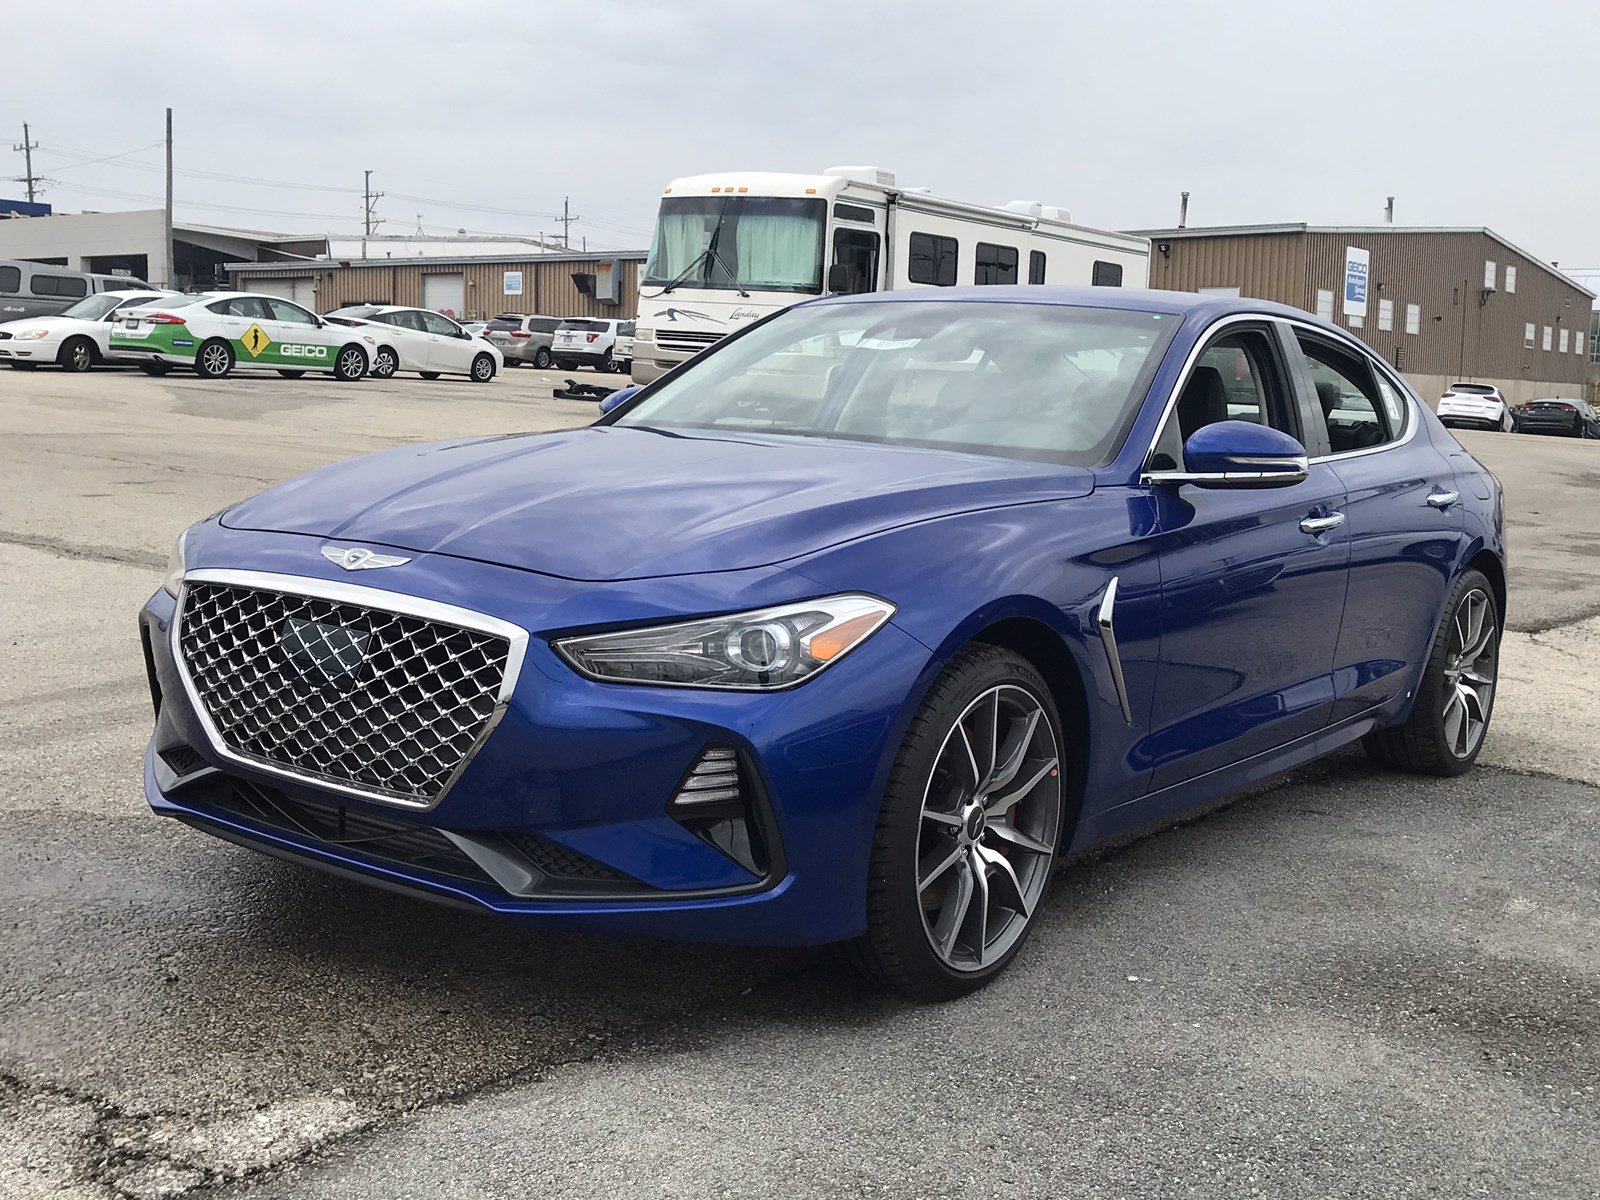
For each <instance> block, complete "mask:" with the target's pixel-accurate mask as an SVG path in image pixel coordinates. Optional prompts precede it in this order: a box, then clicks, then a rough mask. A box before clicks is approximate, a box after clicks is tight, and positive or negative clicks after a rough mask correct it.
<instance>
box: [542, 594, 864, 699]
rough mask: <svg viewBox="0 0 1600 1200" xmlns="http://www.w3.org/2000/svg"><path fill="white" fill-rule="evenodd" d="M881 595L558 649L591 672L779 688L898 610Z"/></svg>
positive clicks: (604, 636) (610, 636) (633, 679)
mask: <svg viewBox="0 0 1600 1200" xmlns="http://www.w3.org/2000/svg"><path fill="white" fill-rule="evenodd" d="M894 611H895V609H894V605H892V604H890V603H889V602H888V601H886V600H879V599H878V598H877V597H876V596H860V595H845V596H828V597H826V598H824V599H821V600H806V601H803V602H801V603H799V604H784V605H780V606H778V607H776V608H761V609H756V610H755V611H753V612H742V613H732V614H730V615H728V616H725V617H708V618H706V619H705V620H700V621H685V622H682V623H681V624H675V625H655V626H651V627H649V628H646V629H628V630H623V631H621V632H618V633H600V634H593V635H590V636H588V637H576V638H563V639H560V640H558V641H557V642H556V643H555V648H556V651H557V653H559V654H560V655H561V657H562V658H564V659H566V660H567V662H569V663H570V664H572V666H573V667H575V668H576V669H577V670H578V671H579V672H580V673H582V674H584V675H587V676H589V677H590V678H591V679H602V680H606V681H609V682H613V683H655V684H666V685H669V686H675V687H698V688H725V689H730V690H735V691H771V690H775V689H777V688H785V687H790V686H792V685H794V684H797V683H801V682H803V681H804V680H807V679H809V678H811V676H813V675H815V674H816V673H817V672H818V671H820V670H822V669H823V668H824V667H826V666H828V665H829V664H830V663H834V662H837V661H838V660H839V659H841V658H843V657H844V656H845V655H846V654H848V653H850V651H851V650H853V649H855V648H856V647H857V646H859V645H860V644H861V643H862V642H864V641H866V640H867V638H869V637H871V636H872V634H873V633H874V632H876V630H877V629H878V627H879V626H881V625H882V624H883V623H884V622H885V621H887V620H888V619H889V618H890V617H891V616H893V615H894Z"/></svg>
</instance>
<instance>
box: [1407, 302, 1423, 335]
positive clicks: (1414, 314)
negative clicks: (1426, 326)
mask: <svg viewBox="0 0 1600 1200" xmlns="http://www.w3.org/2000/svg"><path fill="white" fill-rule="evenodd" d="M1406 332H1407V333H1409V334H1419V333H1421V332H1422V305H1420V304H1408V305H1406Z"/></svg>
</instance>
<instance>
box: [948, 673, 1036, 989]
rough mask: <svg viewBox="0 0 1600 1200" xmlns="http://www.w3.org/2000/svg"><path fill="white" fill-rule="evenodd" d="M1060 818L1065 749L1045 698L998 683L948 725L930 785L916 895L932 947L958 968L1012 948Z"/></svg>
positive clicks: (1028, 916) (979, 965)
mask: <svg viewBox="0 0 1600 1200" xmlns="http://www.w3.org/2000/svg"><path fill="white" fill-rule="evenodd" d="M1060 826H1061V754H1060V750H1059V748H1058V746H1057V745H1056V735H1055V730H1054V728H1053V727H1052V725H1051V722H1050V719H1049V718H1048V717H1047V716H1046V715H1045V711H1044V708H1043V706H1042V705H1041V704H1040V703H1039V701H1038V700H1037V699H1036V698H1035V697H1034V696H1032V695H1031V694H1030V693H1029V692H1027V691H1026V690H1025V689H1023V688H1020V687H1017V686H1015V685H1013V684H1004V685H1001V686H999V687H994V688H990V689H989V690H988V691H986V692H984V693H983V694H982V695H981V696H979V697H978V698H977V699H976V700H974V701H973V702H972V703H971V704H969V705H968V706H967V708H966V709H965V711H963V712H962V714H961V716H960V717H959V718H958V719H957V720H956V722H955V724H954V725H953V726H952V727H951V729H950V730H949V732H948V733H946V735H945V738H944V742H943V744H942V745H941V746H940V748H939V753H938V756H937V757H936V758H935V759H934V765H933V771H932V773H931V774H930V776H929V779H928V784H927V787H926V789H925V791H924V793H923V800H922V817H921V822H920V826H919V829H918V847H917V860H918V864H917V894H918V899H919V902H920V908H921V911H922V924H923V929H924V931H925V932H926V933H927V936H928V941H929V943H930V944H931V945H932V947H933V950H934V953H935V954H937V955H938V956H939V958H940V959H941V960H942V961H943V962H944V963H945V965H946V966H948V967H950V968H951V969H953V970H956V971H979V970H982V969H983V968H984V967H986V966H988V965H990V964H991V963H993V962H995V960H997V959H998V958H1000V957H1001V956H1002V955H1004V954H1005V953H1006V952H1007V951H1008V950H1009V949H1010V948H1011V947H1012V946H1013V945H1015V943H1016V942H1017V940H1018V939H1019V938H1020V937H1021V936H1022V934H1023V932H1024V931H1025V930H1026V929H1027V926H1028V922H1029V921H1030V920H1032V918H1033V914H1034V911H1035V910H1036V908H1037V906H1038V903H1039V900H1040V898H1041V897H1042V896H1043V894H1044V889H1045V885H1046V883H1047V882H1048V881H1049V878H1050V861H1051V858H1052V857H1053V856H1054V854H1055V849H1056V840H1057V837H1058V835H1059V832H1060Z"/></svg>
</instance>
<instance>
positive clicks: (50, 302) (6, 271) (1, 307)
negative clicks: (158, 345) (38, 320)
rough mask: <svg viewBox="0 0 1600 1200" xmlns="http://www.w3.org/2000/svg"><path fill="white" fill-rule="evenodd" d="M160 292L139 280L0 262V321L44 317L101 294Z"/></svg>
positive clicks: (29, 263)
mask: <svg viewBox="0 0 1600 1200" xmlns="http://www.w3.org/2000/svg"><path fill="white" fill-rule="evenodd" d="M129 289H138V290H144V291H152V292H155V291H160V290H161V289H160V288H153V287H151V286H150V285H149V284H148V283H146V282H145V281H144V280H142V279H133V278H131V277H129V276H126V275H101V274H97V273H95V272H92V271H69V270H67V269H66V268H65V267H51V266H45V265H43V264H41V263H35V262H24V261H23V260H21V259H6V260H4V261H0V321H14V320H16V319H17V318H19V317H48V316H51V315H53V314H55V313H59V312H63V311H65V310H66V309H68V308H71V307H72V306H73V305H74V304H76V303H77V302H78V301H79V300H83V299H86V298H87V297H89V296H95V295H98V294H100V293H101V292H117V291H125V290H129Z"/></svg>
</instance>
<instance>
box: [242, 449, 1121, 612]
mask: <svg viewBox="0 0 1600 1200" xmlns="http://www.w3.org/2000/svg"><path fill="white" fill-rule="evenodd" d="M1093 486H1094V481H1093V476H1092V475H1091V474H1090V472H1088V471H1086V470H1084V469H1082V468H1078V467H1063V466H1057V465H1054V464H1048V463H1032V462H1024V461H1020V460H1014V459H1004V458H991V457H987V456H981V455H974V454H961V453H955V452H948V451H934V450H918V449H912V448H908V447H898V446H880V445H873V444H868V443H858V442H837V441H821V440H810V439H802V438H775V437H753V438H750V437H743V436H740V437H737V438H736V437H731V436H718V437H700V436H685V435H683V434H678V433H668V432H661V431H655V430H646V429H628V428H623V427H620V426H595V427H590V428H586V429H576V430H569V431H565V432H560V433H547V434H524V435H518V436H512V437H502V438H485V439H474V440H470V441H456V442H445V443H437V444H434V445H428V446H413V447H405V448H401V449H396V450H386V451H381V452H379V453H377V454H369V455H366V456H364V457H362V458H357V459H352V460H350V461H348V462H343V463H337V464H335V465H333V466H330V467H324V468H322V469H321V470H319V471H314V472H312V473H311V474H310V475H306V476H303V477H302V478H300V479H296V480H293V481H291V482H289V483H285V484H283V485H281V486H279V487H276V488H273V489H272V490H270V491H267V492H263V493H262V494H261V495H259V496H257V497H255V498H254V499H251V500H247V501H245V502H244V503H243V504H239V505H236V506H235V507H233V508H231V509H229V510H228V512H227V513H226V514H225V515H224V516H223V518H222V523H223V524H224V525H226V526H228V527H229V528H233V529H255V530H263V531H278V532H285V533H300V534H309V535H312V536H316V537H321V538H327V539H330V540H335V541H339V542H358V543H381V544H383V545H385V546H391V547H398V548H400V549H406V550H413V551H418V552H424V553H439V554H453V555H457V556H460V557H463V558H472V559H478V560H480V561H484V562H494V563H501V564H505V565H507V566H514V567H520V568H523V569H526V570H530V571H538V572H540V573H542V574H546V575H555V576H560V577H563V578H567V579H578V580H592V581H602V580H620V579H640V578H648V577H651V576H661V575H689V574H698V573H702V572H707V571H729V570H737V569H740V568H745V567H757V566H765V565H768V564H771V563H776V562H782V561H784V560H785V559H790V558H795V557H798V556H800V555H803V554H807V553H810V552H812V551H815V550H820V549H822V548H824V547H826V546H830V545H835V544H837V543H840V542H845V541H850V540H852V539H854V538H859V537H863V536H866V535H868V534H872V533H877V532H881V531H883V530H886V529H892V528H895V527H897V526H900V525H907V524H911V523H914V522H917V521H925V520H930V519H933V518H936V517H941V516H948V515H951V514H954V513H959V512H968V511H972V510H976V509H983V508H993V507H997V506H1000V505H1007V504H1020V503H1028V502H1035V501H1042V500H1058V499H1065V498H1069V497H1073V496H1083V495H1087V494H1088V493H1089V492H1090V491H1091V490H1093Z"/></svg>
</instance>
